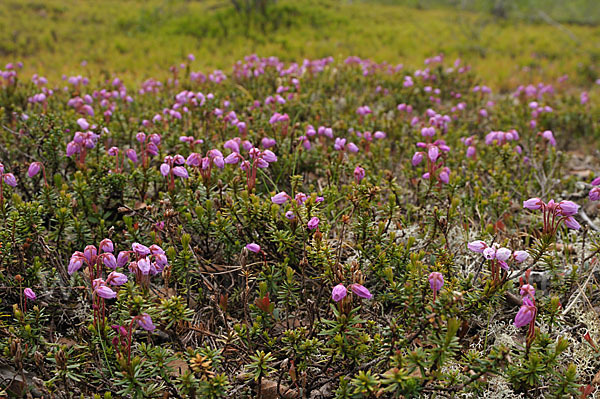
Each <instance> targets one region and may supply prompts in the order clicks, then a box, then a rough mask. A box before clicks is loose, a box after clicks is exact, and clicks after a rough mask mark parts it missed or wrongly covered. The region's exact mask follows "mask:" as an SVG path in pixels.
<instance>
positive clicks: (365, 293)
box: [331, 283, 373, 302]
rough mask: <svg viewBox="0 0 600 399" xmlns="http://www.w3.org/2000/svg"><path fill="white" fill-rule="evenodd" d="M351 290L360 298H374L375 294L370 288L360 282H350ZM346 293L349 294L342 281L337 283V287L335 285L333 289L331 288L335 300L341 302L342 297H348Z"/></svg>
mask: <svg viewBox="0 0 600 399" xmlns="http://www.w3.org/2000/svg"><path fill="white" fill-rule="evenodd" d="M350 290H351V291H352V293H353V294H354V295H356V296H358V297H359V298H363V299H371V298H373V295H372V294H371V293H370V292H369V290H368V289H367V288H366V287H364V286H362V285H360V284H350ZM346 295H348V290H347V289H346V287H345V286H344V285H343V284H341V283H340V284H338V285H336V286H335V287H333V289H332V290H331V298H332V299H333V300H334V301H335V302H340V301H341V300H342V299H344V298H345V297H346Z"/></svg>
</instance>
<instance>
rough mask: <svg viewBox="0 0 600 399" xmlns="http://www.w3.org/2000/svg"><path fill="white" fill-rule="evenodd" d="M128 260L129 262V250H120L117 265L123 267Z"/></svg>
mask: <svg viewBox="0 0 600 399" xmlns="http://www.w3.org/2000/svg"><path fill="white" fill-rule="evenodd" d="M127 262H129V253H128V252H127V251H121V252H119V255H118V256H117V266H118V267H123V266H125V264H126V263H127Z"/></svg>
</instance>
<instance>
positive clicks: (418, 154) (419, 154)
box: [412, 152, 423, 166]
mask: <svg viewBox="0 0 600 399" xmlns="http://www.w3.org/2000/svg"><path fill="white" fill-rule="evenodd" d="M421 161H423V153H422V152H415V155H413V157H412V165H413V166H417V165H418V164H420V163H421Z"/></svg>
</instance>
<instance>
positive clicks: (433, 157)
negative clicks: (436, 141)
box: [427, 145, 440, 162]
mask: <svg viewBox="0 0 600 399" xmlns="http://www.w3.org/2000/svg"><path fill="white" fill-rule="evenodd" d="M427 156H428V157H429V160H430V161H431V162H435V161H437V159H438V157H439V156H440V150H439V148H438V147H437V146H435V145H432V146H430V147H429V149H428V150H427Z"/></svg>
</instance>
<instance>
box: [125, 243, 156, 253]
mask: <svg viewBox="0 0 600 399" xmlns="http://www.w3.org/2000/svg"><path fill="white" fill-rule="evenodd" d="M131 249H133V252H135V253H136V254H137V255H138V256H147V255H150V249H149V248H148V247H147V246H145V245H142V244H140V243H137V242H134V243H133V244H131ZM120 255H121V254H119V256H120Z"/></svg>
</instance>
